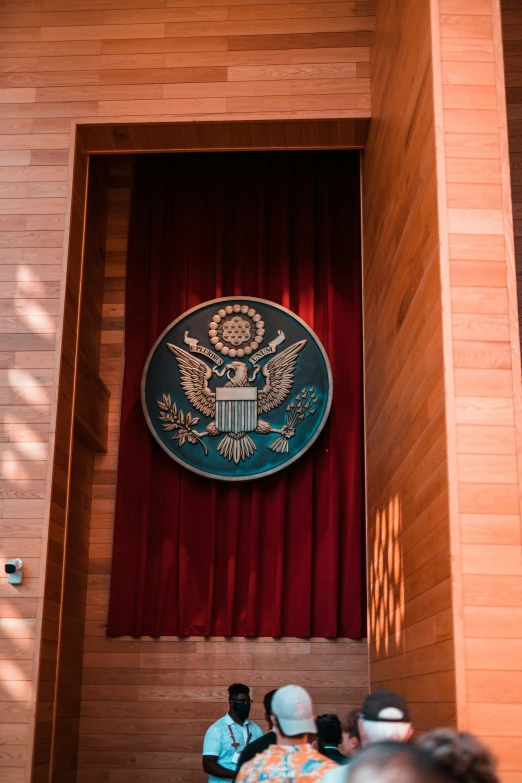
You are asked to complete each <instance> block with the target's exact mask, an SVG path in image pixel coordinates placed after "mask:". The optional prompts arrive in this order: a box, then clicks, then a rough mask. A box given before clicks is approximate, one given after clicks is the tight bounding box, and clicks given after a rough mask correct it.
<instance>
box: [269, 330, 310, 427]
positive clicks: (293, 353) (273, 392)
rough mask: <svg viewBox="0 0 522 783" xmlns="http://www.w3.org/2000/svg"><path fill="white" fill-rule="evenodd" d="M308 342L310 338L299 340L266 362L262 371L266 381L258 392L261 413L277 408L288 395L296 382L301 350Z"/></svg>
mask: <svg viewBox="0 0 522 783" xmlns="http://www.w3.org/2000/svg"><path fill="white" fill-rule="evenodd" d="M307 342H308V340H299V342H297V343H294V344H293V345H291V346H290V347H289V348H286V349H285V350H284V351H282V352H281V353H280V354H279V355H277V356H274V357H272V359H270V360H269V361H268V362H267V363H266V364H265V366H264V367H263V369H262V370H261V373H262V374H263V375H264V377H265V378H266V383H265V385H264V386H263V388H262V389H261V390H260V391H258V393H257V409H258V412H259V413H268V411H271V410H272V409H273V408H277V406H278V405H281V403H282V402H283V400H284V399H285V397H286V396H287V395H288V393H289V392H290V389H291V388H292V386H293V383H294V370H295V365H296V362H297V359H298V356H299V351H301V350H302V349H303V348H304V347H305V345H306V343H307Z"/></svg>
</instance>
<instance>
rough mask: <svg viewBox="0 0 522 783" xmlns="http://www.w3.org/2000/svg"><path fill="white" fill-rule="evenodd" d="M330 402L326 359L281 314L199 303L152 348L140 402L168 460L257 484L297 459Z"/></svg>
mask: <svg viewBox="0 0 522 783" xmlns="http://www.w3.org/2000/svg"><path fill="white" fill-rule="evenodd" d="M331 401H332V373H331V369H330V363H329V361H328V357H327V355H326V352H325V350H324V348H323V346H322V345H321V343H320V341H319V339H318V337H317V336H316V335H315V334H314V332H313V331H312V330H311V328H310V327H309V326H308V325H307V324H306V323H305V322H304V321H303V320H301V319H300V318H298V316H296V315H294V314H293V313H291V312H290V311H289V310H286V309H285V308H284V307H281V306H280V305H277V304H275V303H274V302H267V301H265V300H263V299H257V298H255V297H241V296H235V297H227V298H224V299H216V300H213V301H211V302H205V303H204V304H201V305H199V306H198V307H195V308H193V309H192V310H188V311H187V312H186V313H184V314H183V315H181V316H180V317H179V318H177V319H176V320H175V321H174V322H173V323H171V324H170V325H169V326H168V327H167V328H166V329H165V331H164V332H163V334H161V335H160V337H159V338H158V339H157V341H156V343H155V344H154V346H153V348H152V350H151V352H150V354H149V357H148V359H147V362H146V364H145V368H144V371H143V379H142V404H143V410H144V413H145V418H146V420H147V423H148V425H149V428H150V430H151V432H152V435H153V436H154V438H155V439H156V440H157V441H158V443H159V445H160V446H161V447H162V448H163V449H164V451H166V452H167V454H169V456H170V457H172V458H173V459H175V460H176V461H177V462H179V463H181V464H182V465H184V466H185V467H187V468H189V469H190V470H193V471H195V472H196V473H200V474H202V475H205V476H208V477H211V478H216V479H222V480H229V481H242V480H243V481H244V480H247V479H254V478H260V477H261V476H266V475H268V474H270V473H274V472H276V471H278V470H281V469H283V468H284V467H286V466H287V465H289V464H291V463H292V462H294V461H295V460H296V459H298V458H299V457H300V456H301V455H302V454H303V453H304V452H305V451H306V450H307V449H308V448H309V447H310V446H311V445H312V443H313V442H314V441H315V440H316V438H317V436H318V435H319V433H320V432H321V430H322V428H323V426H324V424H325V422H326V419H327V417H328V413H329V411H330V406H331Z"/></svg>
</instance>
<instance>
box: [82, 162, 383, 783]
mask: <svg viewBox="0 0 522 783" xmlns="http://www.w3.org/2000/svg"><path fill="white" fill-rule="evenodd" d="M107 160H108V159H107ZM131 174H132V158H130V157H128V156H124V157H119V158H115V159H113V160H112V162H111V176H110V188H109V199H108V201H109V220H108V235H107V254H106V266H105V292H104V301H103V331H102V351H101V360H100V375H101V377H102V379H103V380H104V381H105V383H106V384H107V386H108V388H109V389H110V391H111V398H110V409H109V444H108V452H107V454H104V455H102V454H99V455H97V456H96V457H95V464H94V487H93V499H92V509H91V539H90V549H89V577H88V591H87V611H86V623H85V641H84V651H85V652H84V658H83V688H82V717H81V730H80V745H79V748H80V752H79V770H80V772H79V776H78V780H79V781H84V782H85V783H90V781H92V780H97V781H100V783H119V781H123V780H124V781H125V782H126V783H127V782H128V783H132V781H143V780H144V779H145V778H144V775H146V780H147V781H148V783H171V781H172V780H174V779H175V780H186V781H192V780H194V781H199V780H201V781H202V783H203V781H204V780H206V776H205V775H203V773H202V770H201V746H202V741H203V734H204V732H205V729H206V728H207V727H208V726H209V724H210V723H211V722H213V721H214V720H216V719H217V718H218V717H220V716H221V715H223V714H224V712H225V711H226V687H227V685H229V684H230V683H231V682H233V681H234V680H235V679H237V678H239V679H241V681H245V682H246V683H247V684H249V685H250V686H252V687H253V698H254V700H255V705H254V715H255V717H256V718H257V719H259V721H260V723H261V724H262V725H264V724H263V720H262V716H263V707H262V697H263V695H264V693H265V692H266V691H267V690H270V689H271V688H275V687H278V686H280V685H283V684H288V683H289V682H295V683H298V684H300V685H303V686H305V687H306V688H308V689H309V691H310V693H311V695H312V698H313V699H314V704H315V708H316V709H317V710H318V711H319V712H326V711H328V712H330V711H334V712H340V713H342V714H344V712H346V711H348V709H350V708H351V707H352V706H359V705H360V703H361V701H362V699H363V698H364V695H365V694H366V692H367V690H368V656H367V644H366V642H365V641H363V642H353V641H350V640H339V641H337V642H334V641H326V640H324V639H312V640H299V639H282V640H280V641H275V640H272V639H251V640H247V639H229V640H225V639H210V640H206V639H201V638H191V639H178V638H175V637H174V638H171V637H163V638H162V639H160V640H153V639H148V638H144V639H130V638H119V639H111V638H107V637H106V636H105V633H106V621H107V609H108V602H109V587H110V569H111V556H112V538H113V522H114V503H115V496H116V466H117V458H118V446H119V416H120V399H121V383H122V375H123V359H124V357H123V337H124V327H125V309H124V296H125V262H126V246H127V230H128V216H129V196H130V183H131Z"/></svg>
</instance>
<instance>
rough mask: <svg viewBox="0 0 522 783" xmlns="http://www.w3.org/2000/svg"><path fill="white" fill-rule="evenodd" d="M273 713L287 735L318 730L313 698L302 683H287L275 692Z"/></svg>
mask: <svg viewBox="0 0 522 783" xmlns="http://www.w3.org/2000/svg"><path fill="white" fill-rule="evenodd" d="M272 714H273V715H275V717H276V718H277V722H278V723H279V727H280V729H281V731H282V732H283V734H285V736H287V737H295V735H296V734H315V733H316V732H317V726H316V724H315V720H314V713H313V708H312V700H311V698H310V696H309V695H308V693H307V692H306V691H305V689H304V688H301V686H300V685H285V687H284V688H279V690H278V691H276V692H275V693H274V698H273V699H272Z"/></svg>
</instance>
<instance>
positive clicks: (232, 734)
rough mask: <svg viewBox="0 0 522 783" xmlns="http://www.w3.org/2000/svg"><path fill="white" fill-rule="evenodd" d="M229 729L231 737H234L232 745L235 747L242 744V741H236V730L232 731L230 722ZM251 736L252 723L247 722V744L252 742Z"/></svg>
mask: <svg viewBox="0 0 522 783" xmlns="http://www.w3.org/2000/svg"><path fill="white" fill-rule="evenodd" d="M228 730H229V732H230V737H231V739H232V747H233V748H239V747H240V746H241V743H240V742H236V738H235V737H234V732H233V731H232V726H231V725H230V723H229V724H228ZM251 736H252V735H251V734H250V725H249V724H247V741H246V744H247V745H249V744H250V738H251Z"/></svg>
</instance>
